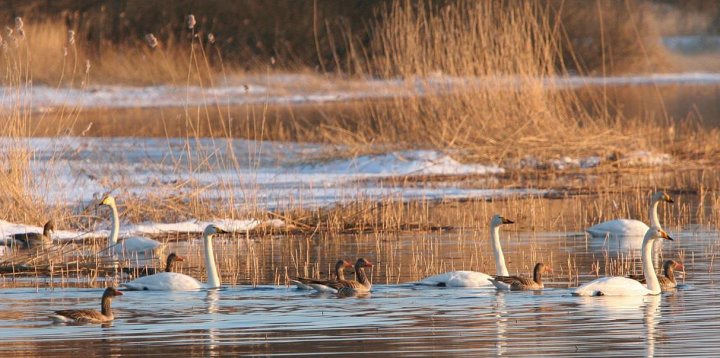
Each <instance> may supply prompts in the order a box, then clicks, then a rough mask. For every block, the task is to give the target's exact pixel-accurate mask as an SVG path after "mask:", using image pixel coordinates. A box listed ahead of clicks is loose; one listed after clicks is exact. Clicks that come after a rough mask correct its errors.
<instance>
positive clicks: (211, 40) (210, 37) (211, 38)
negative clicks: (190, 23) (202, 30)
mask: <svg viewBox="0 0 720 358" xmlns="http://www.w3.org/2000/svg"><path fill="white" fill-rule="evenodd" d="M207 40H208V42H209V43H211V44H214V43H215V35H213V34H212V32H211V33H209V34H208V35H207Z"/></svg>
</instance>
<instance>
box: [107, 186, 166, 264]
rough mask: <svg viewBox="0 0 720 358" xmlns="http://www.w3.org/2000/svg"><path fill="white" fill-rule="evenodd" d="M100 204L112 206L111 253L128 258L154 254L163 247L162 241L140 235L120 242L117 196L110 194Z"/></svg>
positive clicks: (108, 249) (109, 248)
mask: <svg viewBox="0 0 720 358" xmlns="http://www.w3.org/2000/svg"><path fill="white" fill-rule="evenodd" d="M100 205H106V206H108V207H110V211H111V215H110V221H111V224H112V227H111V229H110V236H108V248H107V251H108V253H109V254H111V255H113V256H116V257H118V258H121V259H126V258H128V257H138V256H152V255H154V254H155V253H156V250H158V249H160V248H162V244H161V243H159V242H157V241H155V240H153V239H148V238H146V237H139V236H133V237H128V238H126V239H124V240H122V241H120V242H118V235H119V234H120V216H119V215H118V210H117V205H116V204H115V198H114V197H112V196H111V195H108V196H106V197H105V198H104V199H103V200H102V202H100Z"/></svg>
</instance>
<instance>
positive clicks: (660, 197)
mask: <svg viewBox="0 0 720 358" xmlns="http://www.w3.org/2000/svg"><path fill="white" fill-rule="evenodd" d="M653 201H654V202H655V201H664V202H666V203H671V204H672V203H674V201H673V200H672V198H671V197H670V195H667V194H665V192H663V191H658V192H657V193H655V194H653Z"/></svg>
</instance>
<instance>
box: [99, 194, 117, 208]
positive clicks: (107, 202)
mask: <svg viewBox="0 0 720 358" xmlns="http://www.w3.org/2000/svg"><path fill="white" fill-rule="evenodd" d="M103 205H105V206H115V198H113V196H112V195H108V196H106V197H104V198H103V199H102V200H101V201H100V203H99V204H98V206H103Z"/></svg>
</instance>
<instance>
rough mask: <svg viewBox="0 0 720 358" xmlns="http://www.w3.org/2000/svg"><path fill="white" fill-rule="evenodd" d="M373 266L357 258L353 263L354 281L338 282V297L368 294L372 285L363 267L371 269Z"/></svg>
mask: <svg viewBox="0 0 720 358" xmlns="http://www.w3.org/2000/svg"><path fill="white" fill-rule="evenodd" d="M372 266H373V264H372V263H371V262H370V261H368V260H366V259H364V258H359V259H358V260H357V262H355V280H345V281H340V282H339V284H338V285H337V286H334V288H336V289H337V290H338V296H343V297H344V296H353V295H356V294H359V293H368V292H370V288H371V287H372V283H370V280H368V278H367V275H366V274H365V267H372Z"/></svg>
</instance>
